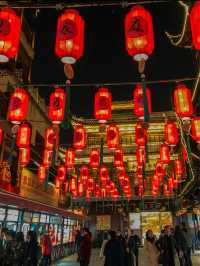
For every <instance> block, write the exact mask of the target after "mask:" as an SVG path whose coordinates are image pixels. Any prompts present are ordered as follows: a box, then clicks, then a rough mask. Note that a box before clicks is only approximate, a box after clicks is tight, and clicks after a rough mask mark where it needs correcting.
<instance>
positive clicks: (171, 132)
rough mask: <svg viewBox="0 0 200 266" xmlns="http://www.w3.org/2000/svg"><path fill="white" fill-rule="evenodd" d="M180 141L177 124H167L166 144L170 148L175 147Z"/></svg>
mask: <svg viewBox="0 0 200 266" xmlns="http://www.w3.org/2000/svg"><path fill="white" fill-rule="evenodd" d="M178 141H179V136H178V128H177V126H176V123H175V122H167V123H166V124H165V142H166V144H168V145H170V146H175V145H176V144H177V143H178Z"/></svg>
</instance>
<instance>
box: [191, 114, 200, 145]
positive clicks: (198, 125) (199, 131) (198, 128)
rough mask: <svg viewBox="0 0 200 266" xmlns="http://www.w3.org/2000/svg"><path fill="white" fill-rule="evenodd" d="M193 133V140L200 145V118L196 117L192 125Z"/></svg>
mask: <svg viewBox="0 0 200 266" xmlns="http://www.w3.org/2000/svg"><path fill="white" fill-rule="evenodd" d="M191 133H192V137H193V139H194V140H195V141H196V142H197V143H200V117H194V118H193V119H192V123H191Z"/></svg>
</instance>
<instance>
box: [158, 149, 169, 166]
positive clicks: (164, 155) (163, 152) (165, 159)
mask: <svg viewBox="0 0 200 266" xmlns="http://www.w3.org/2000/svg"><path fill="white" fill-rule="evenodd" d="M160 161H161V162H162V163H163V164H168V163H169V162H170V151H169V147H168V146H167V144H162V145H160Z"/></svg>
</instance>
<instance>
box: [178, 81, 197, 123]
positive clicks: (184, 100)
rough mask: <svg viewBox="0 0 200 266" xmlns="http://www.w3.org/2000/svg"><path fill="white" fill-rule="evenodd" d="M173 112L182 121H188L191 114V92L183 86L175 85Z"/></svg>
mask: <svg viewBox="0 0 200 266" xmlns="http://www.w3.org/2000/svg"><path fill="white" fill-rule="evenodd" d="M174 106H175V112H176V114H177V115H178V116H180V117H181V118H183V119H189V118H190V116H191V115H192V114H193V105H192V96H191V91H190V90H189V89H188V88H187V87H186V86H185V85H184V84H179V85H177V87H176V89H175V90H174Z"/></svg>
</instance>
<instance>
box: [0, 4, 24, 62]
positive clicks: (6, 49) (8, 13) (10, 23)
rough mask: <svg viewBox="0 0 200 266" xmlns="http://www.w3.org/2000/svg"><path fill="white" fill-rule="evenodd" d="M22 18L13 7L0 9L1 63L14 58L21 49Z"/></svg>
mask: <svg viewBox="0 0 200 266" xmlns="http://www.w3.org/2000/svg"><path fill="white" fill-rule="evenodd" d="M20 32H21V19H20V17H18V16H17V15H16V13H15V11H14V10H13V9H11V8H7V7H6V8H3V9H1V11H0V63H6V62H8V61H9V59H11V58H14V57H15V56H16V55H17V53H18V49H19V41H20Z"/></svg>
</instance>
